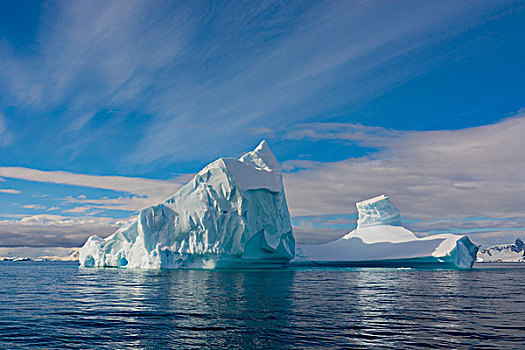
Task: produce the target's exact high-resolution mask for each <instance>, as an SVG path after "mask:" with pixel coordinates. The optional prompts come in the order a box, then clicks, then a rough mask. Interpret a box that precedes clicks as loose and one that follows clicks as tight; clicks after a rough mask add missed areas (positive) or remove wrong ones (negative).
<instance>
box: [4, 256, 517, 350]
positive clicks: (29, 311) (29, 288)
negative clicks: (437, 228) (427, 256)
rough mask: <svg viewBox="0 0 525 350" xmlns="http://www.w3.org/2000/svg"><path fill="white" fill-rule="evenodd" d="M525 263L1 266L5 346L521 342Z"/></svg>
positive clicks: (511, 345) (499, 345) (500, 345)
mask: <svg viewBox="0 0 525 350" xmlns="http://www.w3.org/2000/svg"><path fill="white" fill-rule="evenodd" d="M524 275H525V268H524V265H519V264H510V265H492V264H482V265H480V266H476V268H475V269H472V270H460V271H459V270H428V269H426V270H424V269H380V268H333V269H329V268H326V269H320V268H317V269H298V268H297V269H283V270H260V271H257V270H238V271H236V270H233V271H199V270H173V271H162V270H161V271H132V270H120V269H105V270H98V269H79V268H78V267H77V266H74V265H67V264H59V263H34V262H18V263H14V262H3V263H0V348H1V349H38V348H46V349H47V348H51V349H57V348H67V349H105V348H107V349H121V348H126V349H184V348H195V349H202V348H231V349H237V348H238V349H257V348H259V349H312V348H317V349H319V348H329V349H335V348H373V349H377V348H401V349H409V348H414V349H421V348H444V349H450V348H455V349H457V348H460V349H461V348H476V349H519V348H522V349H523V348H524V346H525V345H524V344H525V279H524Z"/></svg>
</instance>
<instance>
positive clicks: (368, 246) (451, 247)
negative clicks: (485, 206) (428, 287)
mask: <svg viewBox="0 0 525 350" xmlns="http://www.w3.org/2000/svg"><path fill="white" fill-rule="evenodd" d="M356 206H357V211H358V214H359V219H358V221H357V228H356V229H355V230H354V231H352V232H350V233H349V234H347V235H345V236H343V237H342V238H340V239H338V240H335V241H332V242H328V243H325V244H317V245H298V246H297V251H296V257H295V259H294V260H292V263H293V264H304V263H309V264H316V265H329V266H400V267H401V266H407V267H408V266H412V267H424V266H449V267H459V268H470V267H472V264H473V262H474V260H475V259H476V254H477V252H478V247H477V246H476V245H474V244H473V243H472V242H471V241H470V240H469V238H468V237H467V236H459V235H453V234H440V235H432V236H428V237H424V238H418V237H417V236H416V235H415V234H414V233H413V232H411V231H409V230H407V229H406V228H404V227H403V226H402V223H401V216H400V213H399V210H398V209H397V208H396V207H395V206H394V205H393V204H392V202H391V201H390V199H389V198H388V197H387V196H385V195H381V196H379V197H376V198H372V199H369V200H366V201H362V202H359V203H357V204H356Z"/></svg>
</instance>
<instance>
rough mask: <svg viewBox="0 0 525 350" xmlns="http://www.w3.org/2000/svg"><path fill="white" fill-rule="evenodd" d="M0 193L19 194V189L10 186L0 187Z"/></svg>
mask: <svg viewBox="0 0 525 350" xmlns="http://www.w3.org/2000/svg"><path fill="white" fill-rule="evenodd" d="M0 193H8V194H19V193H20V191H19V190H15V189H12V188H0Z"/></svg>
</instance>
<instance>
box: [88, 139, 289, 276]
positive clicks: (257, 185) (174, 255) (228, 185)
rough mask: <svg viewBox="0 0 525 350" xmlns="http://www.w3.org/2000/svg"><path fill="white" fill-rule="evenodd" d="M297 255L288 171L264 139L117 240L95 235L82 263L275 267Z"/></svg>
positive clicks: (211, 169)
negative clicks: (288, 199) (288, 196)
mask: <svg viewBox="0 0 525 350" xmlns="http://www.w3.org/2000/svg"><path fill="white" fill-rule="evenodd" d="M294 252H295V240H294V236H293V233H292V225H291V222H290V215H289V213H288V207H287V205H286V199H285V195H284V189H283V184H282V175H281V167H280V165H279V163H278V162H277V159H275V156H274V155H273V153H272V151H271V150H270V148H269V147H268V144H267V143H266V141H263V142H261V143H260V144H259V146H257V148H256V149H255V150H254V151H252V152H249V153H246V154H245V155H244V156H242V157H241V158H240V159H233V158H220V159H218V160H216V161H215V162H213V163H211V164H209V165H208V166H206V167H205V168H204V169H203V170H202V171H201V172H199V173H198V174H197V175H196V176H195V177H194V178H193V180H191V181H190V182H189V183H188V184H187V185H185V186H184V187H183V188H181V189H180V190H179V191H178V192H177V193H176V194H174V195H173V196H172V197H170V198H168V199H167V200H166V201H164V202H163V203H161V204H159V205H156V206H152V207H149V208H145V209H142V210H141V211H140V214H139V215H138V216H137V217H136V218H135V219H134V220H132V221H131V222H129V223H128V224H127V225H126V226H124V227H121V228H120V229H119V230H118V231H116V232H115V233H114V234H113V235H111V236H109V237H107V238H105V239H102V238H100V237H98V236H91V237H90V238H89V239H88V240H87V242H86V243H85V244H84V246H83V247H82V248H81V249H80V253H79V261H80V264H81V266H84V267H126V268H183V267H189V268H232V267H273V266H281V265H283V264H286V263H287V262H288V261H289V260H290V259H292V258H293V256H294Z"/></svg>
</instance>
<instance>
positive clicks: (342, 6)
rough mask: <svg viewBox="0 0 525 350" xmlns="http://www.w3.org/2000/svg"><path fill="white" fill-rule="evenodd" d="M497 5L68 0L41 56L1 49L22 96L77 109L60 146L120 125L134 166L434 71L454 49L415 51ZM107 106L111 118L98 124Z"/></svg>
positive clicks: (229, 142) (226, 148)
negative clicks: (137, 120) (427, 55)
mask: <svg viewBox="0 0 525 350" xmlns="http://www.w3.org/2000/svg"><path fill="white" fill-rule="evenodd" d="M495 6H496V5H494V4H492V3H491V2H483V3H479V2H461V3H458V2H447V3H446V4H444V3H440V4H439V5H438V4H434V3H430V2H427V3H424V4H419V6H413V5H412V4H409V3H406V4H405V3H402V4H401V3H399V4H397V5H396V8H395V11H392V8H391V7H390V6H385V4H384V3H382V2H375V1H367V2H348V1H327V2H311V3H304V4H303V5H302V6H299V5H298V4H294V3H282V2H278V1H265V2H261V3H259V4H258V5H257V6H252V5H251V6H234V5H233V4H229V3H220V4H216V6H214V8H213V11H210V9H209V8H208V7H207V6H206V5H204V4H199V3H192V4H181V3H174V2H155V3H151V2H144V1H111V2H107V1H90V2H88V3H86V2H71V3H64V2H57V3H52V4H49V5H48V6H46V7H45V9H46V11H45V12H44V13H43V14H42V18H41V20H42V25H41V28H40V30H39V32H38V42H37V45H35V47H34V50H33V51H32V55H27V56H20V55H16V54H15V53H14V52H13V50H12V49H10V48H9V47H7V46H6V45H3V46H2V47H0V58H1V59H2V62H3V64H2V65H1V67H0V77H2V79H0V86H2V87H3V88H4V89H5V91H6V93H8V94H9V96H12V97H13V100H14V101H18V104H19V105H20V106H21V108H24V109H31V110H33V111H37V112H39V113H44V112H49V113H52V112H53V111H55V110H56V108H60V109H61V110H66V111H67V113H65V114H63V115H58V116H57V118H60V120H61V123H62V125H65V126H66V127H65V128H64V131H63V132H62V134H61V137H58V138H53V139H52V140H51V141H49V142H55V143H56V145H55V146H56V147H55V151H56V152H57V153H61V152H62V153H63V152H69V153H70V156H71V157H73V158H74V157H76V156H78V154H81V153H82V152H87V151H89V149H90V147H89V146H90V145H94V144H98V143H97V142H99V141H100V140H104V141H105V143H108V139H113V138H118V137H120V138H119V141H122V142H127V147H126V149H127V154H126V157H125V159H126V160H125V161H124V162H125V163H127V164H128V165H129V164H131V165H137V164H138V165H144V164H150V163H152V162H155V161H159V160H164V161H175V160H189V159H192V160H194V159H203V158H204V159H206V160H212V158H213V157H217V156H218V155H219V154H220V153H219V152H226V153H229V154H231V153H232V152H234V151H235V150H238V149H240V148H241V147H242V146H244V145H245V144H248V143H255V142H256V141H257V138H258V137H259V135H257V134H256V133H250V132H246V130H257V128H260V126H261V125H264V127H265V128H268V129H272V130H275V129H279V128H282V127H286V126H287V125H289V124H291V123H294V122H298V121H301V120H308V119H310V118H312V117H313V116H318V115H321V114H330V113H331V112H332V111H334V110H339V109H340V108H343V107H344V106H349V105H352V103H355V101H357V100H360V99H367V98H369V97H370V96H371V95H378V94H381V93H382V92H384V91H387V90H388V89H391V88H393V87H395V86H399V84H402V83H403V82H406V81H409V80H410V79H413V78H414V77H416V76H418V75H420V74H422V73H425V72H427V71H428V70H429V69H430V68H431V67H432V65H433V64H434V63H433V62H435V61H437V62H439V60H440V59H444V57H441V56H439V55H437V54H436V55H433V56H432V60H431V59H428V60H422V61H419V63H418V64H414V62H413V61H412V60H411V59H410V57H412V56H411V54H412V53H413V51H414V50H418V49H421V48H424V47H425V46H432V45H433V44H434V43H436V42H439V41H440V40H443V39H444V38H446V37H450V36H454V35H457V34H458V33H461V32H462V31H465V30H468V29H469V28H470V27H472V26H475V25H477V24H479V23H482V20H483V19H485V15H486V13H487V12H490V11H491V10H492V9H493V7H495ZM496 7H497V6H496ZM474 8H476V11H474V10H473V9H474ZM385 17H388V18H389V20H388V21H384V20H382V19H381V18H385ZM444 28H445V30H444ZM216 33H220V35H219V34H216ZM422 39H424V40H422ZM378 71H379V72H381V73H382V72H384V73H385V74H378ZM49 86H53V89H50V88H49ZM342 86H344V89H343V88H342ZM332 90H334V91H335V90H337V91H339V93H337V94H331V93H327V91H332ZM313 98H315V99H316V101H318V103H316V104H311V103H309V101H311V100H312V99H313ZM110 110H112V111H116V112H115V113H109V112H108V111H110ZM104 111H105V112H108V113H107V114H108V115H107V117H105V122H106V123H109V125H104V126H102V127H100V126H99V127H97V126H96V125H94V126H91V127H90V128H91V129H89V131H90V132H89V133H87V132H86V128H87V127H88V125H89V123H90V121H91V120H92V119H93V118H94V117H95V116H96V115H97V113H100V112H104ZM133 113H137V114H139V115H144V116H148V118H144V119H147V122H146V121H143V124H142V125H141V126H140V127H141V130H135V135H133V137H132V138H128V137H125V136H123V135H124V133H123V134H122V135H121V134H119V133H118V130H119V128H122V127H123V126H125V125H126V118H127V117H128V116H129V115H130V114H133ZM283 117H285V118H283ZM283 121H285V124H286V125H283ZM259 130H262V129H259ZM53 132H54V131H53ZM115 144H116V145H118V144H119V142H117V141H116V142H115ZM218 145H220V147H217V146H218ZM113 149H117V147H114V148H113ZM188 150H191V151H188Z"/></svg>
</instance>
